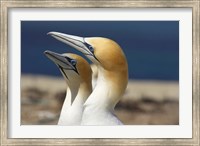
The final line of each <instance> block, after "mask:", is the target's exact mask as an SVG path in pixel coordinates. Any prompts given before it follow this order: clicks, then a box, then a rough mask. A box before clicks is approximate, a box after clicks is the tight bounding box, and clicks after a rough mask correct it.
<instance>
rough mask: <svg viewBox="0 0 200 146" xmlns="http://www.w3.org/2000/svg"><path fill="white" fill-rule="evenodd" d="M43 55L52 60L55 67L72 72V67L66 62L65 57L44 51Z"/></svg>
mask: <svg viewBox="0 0 200 146" xmlns="http://www.w3.org/2000/svg"><path fill="white" fill-rule="evenodd" d="M44 54H45V55H46V56H47V57H48V58H49V59H50V60H52V61H53V62H54V63H55V64H56V65H58V66H59V67H62V68H63V69H67V70H74V69H75V68H74V66H73V65H72V64H71V63H70V62H69V61H68V59H67V57H66V56H64V55H62V54H58V53H55V52H52V51H48V50H47V51H45V52H44Z"/></svg>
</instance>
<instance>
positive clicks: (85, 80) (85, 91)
mask: <svg viewBox="0 0 200 146" xmlns="http://www.w3.org/2000/svg"><path fill="white" fill-rule="evenodd" d="M45 55H46V56H47V57H48V58H49V59H51V60H52V61H53V62H54V63H55V64H56V65H57V66H58V68H59V69H60V71H61V73H62V75H63V77H64V78H65V80H66V83H67V85H68V86H67V93H66V97H65V101H64V103H63V106H62V110H61V113H60V118H59V120H58V125H80V124H81V119H82V114H83V104H84V102H85V101H86V99H87V98H88V96H89V95H90V94H91V92H92V83H91V80H92V79H91V78H92V77H91V76H92V70H91V68H90V65H89V63H88V62H87V61H86V60H85V59H83V58H82V57H80V56H78V55H76V54H71V53H66V54H58V53H54V52H51V51H45Z"/></svg>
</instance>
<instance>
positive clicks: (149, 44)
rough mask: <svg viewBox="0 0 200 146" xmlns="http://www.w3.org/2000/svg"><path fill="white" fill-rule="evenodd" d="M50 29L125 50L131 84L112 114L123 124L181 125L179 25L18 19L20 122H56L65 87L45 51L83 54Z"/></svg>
mask: <svg viewBox="0 0 200 146" xmlns="http://www.w3.org/2000/svg"><path fill="white" fill-rule="evenodd" d="M50 31H57V32H63V33H67V34H72V35H77V36H82V37H92V36H99V37H106V38H110V39H112V40H114V41H116V42H117V43H118V44H119V45H120V46H121V47H122V48H123V51H124V53H125V55H126V57H127V60H128V65H129V83H128V87H127V90H126V92H125V94H124V97H123V98H122V99H121V101H120V102H119V103H118V104H117V106H116V114H117V116H118V117H119V118H120V119H121V121H122V122H123V123H124V124H131V125H136V124H137V125H144V124H155V125H163V124H167V125H174V124H179V83H178V82H179V22H178V21H22V22H21V124H23V125H38V124H41V125H47V124H57V121H58V118H59V114H60V110H61V107H62V103H63V101H64V98H65V94H66V92H65V90H66V84H65V81H64V78H62V75H61V73H60V71H59V69H58V68H57V66H56V65H55V64H54V63H53V62H52V61H50V60H49V59H48V58H47V57H46V56H45V55H44V53H43V52H44V51H45V50H51V51H55V52H58V53H66V52H71V53H76V54H79V55H81V56H83V55H82V54H81V53H80V52H78V51H76V50H75V49H73V48H71V47H69V46H67V45H65V44H64V43H62V42H60V41H57V40H56V39H54V38H53V37H51V36H48V35H47V33H48V32H50ZM83 57H84V58H85V56H83ZM85 59H87V58H85ZM87 60H88V59H87ZM88 61H89V60H88ZM89 62H90V61H89Z"/></svg>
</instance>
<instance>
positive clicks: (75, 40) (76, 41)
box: [48, 32, 99, 61]
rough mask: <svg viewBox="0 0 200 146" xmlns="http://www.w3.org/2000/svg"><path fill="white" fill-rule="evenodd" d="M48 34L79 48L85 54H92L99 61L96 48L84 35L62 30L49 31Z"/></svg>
mask: <svg viewBox="0 0 200 146" xmlns="http://www.w3.org/2000/svg"><path fill="white" fill-rule="evenodd" d="M48 35H51V36H52V37H54V38H55V39H57V40H59V41H61V42H63V43H65V44H67V45H69V46H71V47H73V48H75V49H77V50H78V51H80V52H82V53H83V54H84V55H86V56H92V57H94V58H95V59H96V60H97V61H99V60H98V59H97V58H96V57H95V55H94V48H93V47H92V46H91V45H90V44H88V43H87V42H86V41H85V39H84V38H83V37H79V36H74V35H68V34H64V33H60V32H49V33H48Z"/></svg>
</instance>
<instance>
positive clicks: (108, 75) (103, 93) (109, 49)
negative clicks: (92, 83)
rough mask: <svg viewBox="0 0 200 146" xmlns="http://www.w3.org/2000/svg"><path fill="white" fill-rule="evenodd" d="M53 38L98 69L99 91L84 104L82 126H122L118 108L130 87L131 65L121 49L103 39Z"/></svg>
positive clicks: (63, 35) (57, 34)
mask: <svg viewBox="0 0 200 146" xmlns="http://www.w3.org/2000/svg"><path fill="white" fill-rule="evenodd" d="M48 34H50V35H51V36H53V37H54V38H56V39H57V40H60V41H62V42H64V43H66V44H68V45H70V46H72V47H73V48H75V49H77V50H79V51H81V52H82V53H83V54H84V55H85V56H86V57H87V58H89V59H90V60H91V61H92V62H93V63H94V64H95V65H96V66H97V68H98V79H97V84H96V87H95V88H94V90H93V92H92V94H91V95H90V96H89V97H88V99H87V100H86V102H85V104H84V112H83V116H82V121H81V125H121V124H122V123H121V121H120V120H119V119H118V118H117V117H116V115H115V114H114V107H115V105H116V104H117V103H118V102H119V100H120V99H121V97H122V95H123V94H124V92H125V89H126V87H127V83H128V64H127V60H126V57H125V55H124V53H123V51H122V49H121V47H120V46H119V45H118V44H117V43H116V42H114V41H113V40H110V39H107V38H102V37H90V38H83V37H78V36H73V35H68V34H64V33H59V32H49V33H48Z"/></svg>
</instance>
